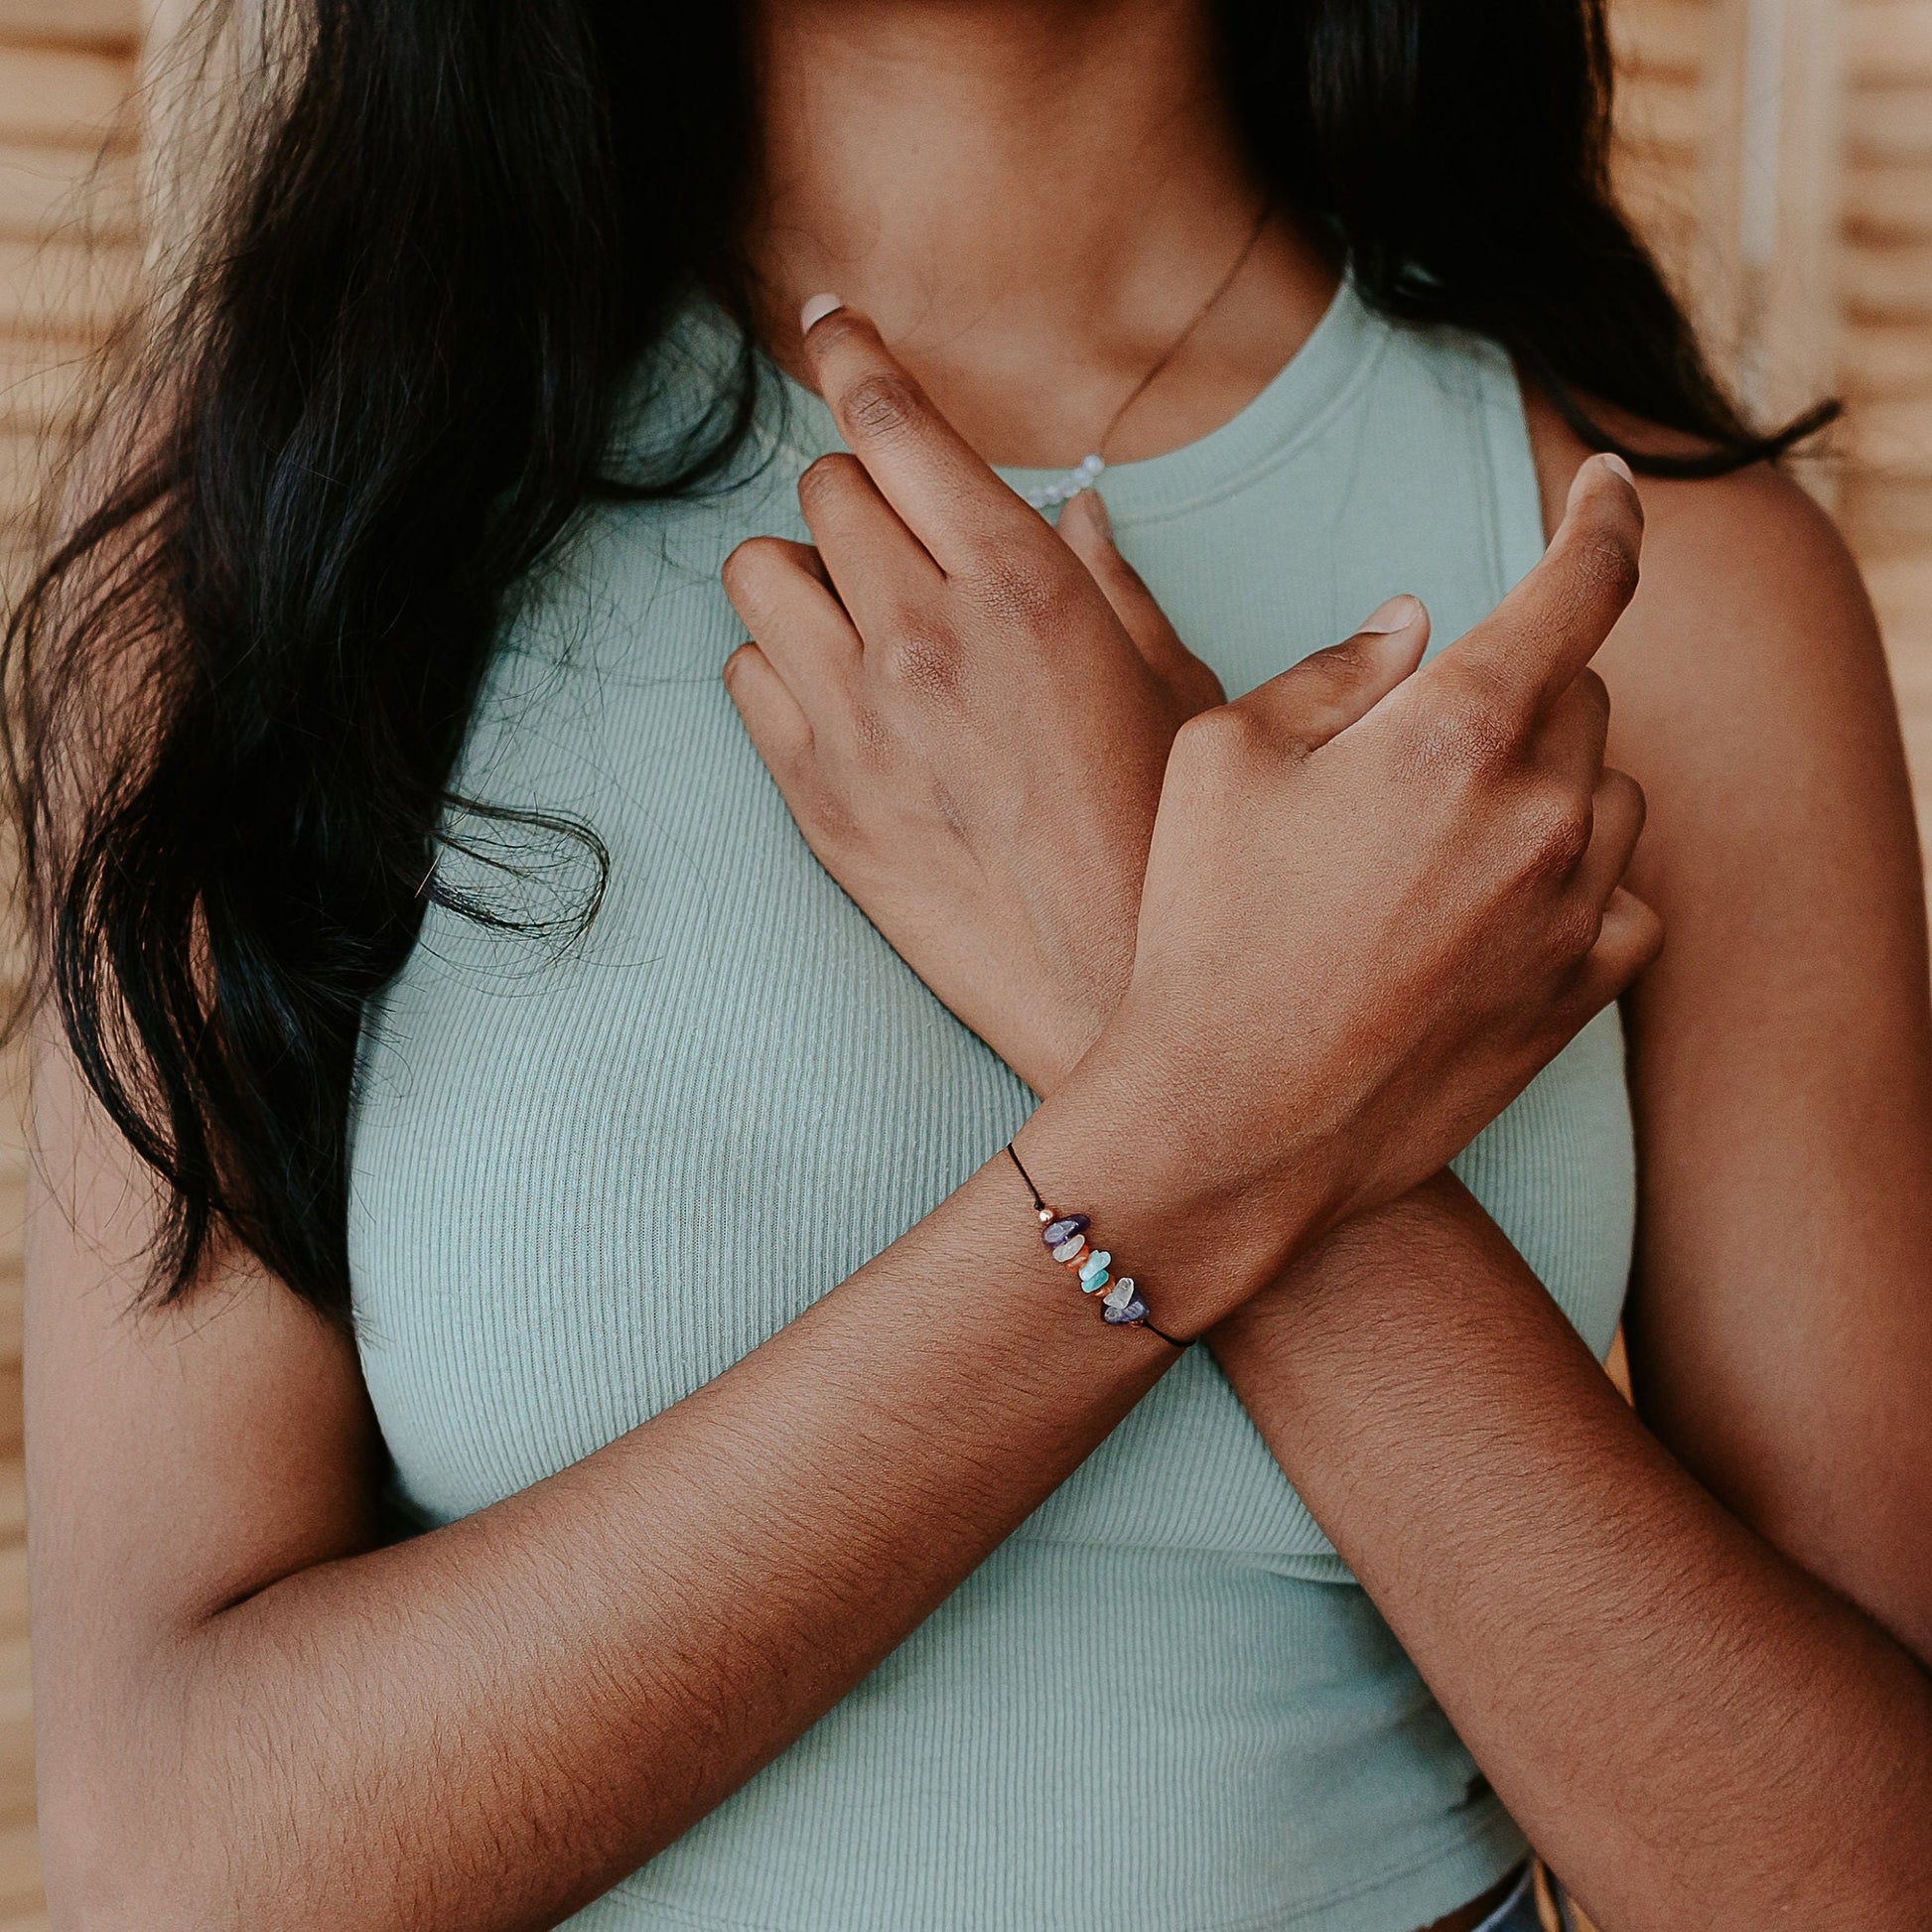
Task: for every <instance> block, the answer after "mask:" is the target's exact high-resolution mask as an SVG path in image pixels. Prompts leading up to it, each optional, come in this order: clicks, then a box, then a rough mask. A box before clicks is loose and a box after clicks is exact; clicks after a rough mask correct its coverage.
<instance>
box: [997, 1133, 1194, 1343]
mask: <svg viewBox="0 0 1932 1932" xmlns="http://www.w3.org/2000/svg"><path fill="white" fill-rule="evenodd" d="M1007 1156H1008V1158H1009V1159H1010V1160H1011V1161H1012V1162H1013V1165H1014V1166H1015V1167H1016V1168H1017V1169H1018V1170H1019V1171H1020V1178H1021V1179H1022V1180H1024V1181H1025V1182H1026V1183H1027V1191H1028V1193H1030V1194H1031V1195H1032V1196H1033V1197H1034V1211H1035V1213H1036V1214H1037V1215H1038V1216H1039V1223H1040V1226H1039V1238H1040V1239H1041V1240H1042V1241H1043V1242H1044V1243H1045V1244H1046V1251H1047V1253H1048V1254H1050V1255H1051V1256H1052V1257H1053V1259H1054V1260H1055V1261H1057V1262H1058V1263H1059V1264H1060V1266H1061V1267H1062V1268H1064V1269H1066V1270H1067V1272H1068V1273H1069V1274H1071V1275H1072V1276H1074V1278H1075V1279H1076V1280H1077V1281H1078V1282H1079V1284H1080V1292H1081V1294H1083V1295H1100V1318H1101V1319H1102V1320H1103V1321H1108V1322H1111V1323H1112V1324H1113V1325H1114V1326H1115V1327H1126V1326H1130V1325H1132V1326H1137V1327H1142V1328H1145V1329H1146V1330H1147V1331H1148V1333H1149V1334H1151V1335H1159V1336H1160V1337H1161V1339H1162V1340H1163V1341H1165V1342H1166V1343H1167V1344H1168V1345H1169V1346H1170V1347H1171V1348H1185V1347H1186V1346H1187V1344H1186V1343H1185V1342H1184V1341H1182V1340H1181V1339H1180V1338H1179V1337H1178V1336H1176V1335H1171V1334H1168V1333H1166V1332H1165V1331H1164V1330H1162V1329H1160V1328H1157V1327H1156V1326H1155V1325H1154V1323H1153V1322H1152V1321H1150V1320H1149V1319H1148V1318H1147V1304H1146V1302H1144V1301H1143V1300H1142V1299H1141V1292H1140V1290H1139V1289H1137V1288H1136V1287H1135V1286H1134V1277H1133V1276H1132V1275H1123V1276H1122V1277H1121V1278H1120V1280H1119V1281H1113V1279H1112V1277H1111V1276H1109V1274H1108V1273H1107V1270H1108V1268H1109V1266H1110V1265H1111V1264H1112V1262H1113V1259H1114V1258H1113V1256H1112V1255H1110V1254H1109V1253H1108V1252H1107V1250H1106V1249H1105V1248H1093V1247H1089V1246H1088V1244H1087V1229H1088V1228H1090V1227H1091V1226H1092V1225H1093V1223H1092V1222H1091V1221H1090V1220H1088V1218H1087V1217H1086V1215H1084V1214H1062V1213H1060V1211H1059V1210H1058V1209H1057V1208H1052V1207H1048V1206H1047V1205H1046V1203H1045V1201H1044V1200H1043V1199H1042V1198H1041V1197H1040V1192H1039V1189H1038V1188H1037V1187H1035V1185H1034V1177H1033V1175H1032V1174H1030V1173H1028V1172H1027V1169H1026V1164H1025V1163H1024V1162H1023V1161H1022V1160H1021V1159H1020V1155H1019V1152H1018V1150H1017V1149H1016V1148H1015V1147H1014V1145H1013V1143H1012V1142H1011V1141H1009V1142H1008V1143H1007ZM1110 1284H1111V1286H1110ZM1102 1289H1105V1290H1106V1293H1105V1294H1104V1295H1101V1290H1102Z"/></svg>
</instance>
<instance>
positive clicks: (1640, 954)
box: [1579, 886, 1664, 1013]
mask: <svg viewBox="0 0 1932 1932" xmlns="http://www.w3.org/2000/svg"><path fill="white" fill-rule="evenodd" d="M1663 949H1664V922H1663V920H1662V919H1660V918H1659V917H1658V916H1657V914H1656V912H1655V910H1654V909H1653V908H1652V907H1651V906H1650V905H1648V904H1647V903H1646V902H1645V901H1644V900H1642V899H1640V898H1639V897H1637V896H1636V894H1635V893H1633V892H1631V891H1630V889H1629V888H1628V887H1627V886H1619V887H1618V888H1617V889H1616V891H1615V892H1613V893H1612V894H1611V895H1610V902H1609V903H1608V904H1607V905H1606V906H1605V907H1604V908H1603V924H1602V928H1601V930H1600V931H1599V932H1598V933H1597V935H1596V943H1595V945H1593V946H1592V947H1591V948H1590V949H1589V954H1588V957H1587V959H1586V960H1585V961H1584V970H1583V973H1582V974H1581V976H1580V986H1579V998H1580V1001H1581V1003H1582V1004H1583V1005H1584V1006H1585V1007H1586V1009H1587V1013H1594V1012H1596V1011H1597V1009H1599V1008H1601V1007H1606V1006H1608V1005H1609V1003H1610V1002H1611V1001H1612V1000H1614V999H1616V998H1618V997H1619V996H1620V995H1622V994H1624V993H1626V992H1628V991H1629V989H1630V986H1631V985H1632V983H1633V982H1634V981H1635V980H1636V979H1637V977H1638V975H1639V974H1641V973H1642V972H1644V971H1645V970H1646V969H1647V968H1648V967H1649V966H1650V965H1651V963H1652V962H1653V961H1654V960H1655V959H1656V957H1657V955H1658V954H1659V953H1660V952H1662V951H1663Z"/></svg>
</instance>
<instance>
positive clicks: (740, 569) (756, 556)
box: [718, 537, 783, 600]
mask: <svg viewBox="0 0 1932 1932" xmlns="http://www.w3.org/2000/svg"><path fill="white" fill-rule="evenodd" d="M782 561H783V550H782V546H781V545H780V544H779V542H778V540H777V539H776V538H775V537H747V538H746V539H745V541H744V542H743V543H741V544H740V545H739V546H738V547H737V548H736V549H735V550H734V551H733V552H732V553H731V555H730V556H729V557H727V558H726V559H725V562H724V567H723V568H722V569H721V570H720V571H719V573H718V574H719V576H720V577H721V578H722V579H723V580H724V585H725V590H726V592H727V594H728V595H730V596H731V597H732V598H733V599H734V600H737V599H740V598H747V597H755V596H756V595H757V593H758V588H759V585H760V584H762V583H764V582H766V581H767V579H768V577H769V575H770V573H771V572H772V571H774V570H776V569H777V568H778V567H779V565H780V564H781V562H782Z"/></svg>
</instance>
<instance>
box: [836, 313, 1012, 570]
mask: <svg viewBox="0 0 1932 1932" xmlns="http://www.w3.org/2000/svg"><path fill="white" fill-rule="evenodd" d="M831 299H832V298H829V297H824V296H814V297H813V298H812V300H811V301H810V302H808V303H807V304H806V305H805V316H804V319H805V320H806V322H807V327H806V329H805V337H804V359H805V369H806V373H807V374H808V375H809V376H810V377H811V380H812V383H813V385H814V386H815V387H816V388H817V390H818V392H819V394H820V395H821V396H823V397H824V398H825V402H826V406H827V407H828V408H829V409H830V410H831V412H832V417H833V420H834V421H835V422H836V423H837V424H838V426H839V433H840V435H842V436H843V437H844V438H845V440H846V442H847V444H848V445H849V446H850V447H851V449H852V451H853V453H854V454H855V455H856V456H857V457H858V458H859V460H860V462H862V463H863V464H864V465H865V466H866V469H867V470H868V471H869V472H870V473H871V476H872V479H873V481H874V482H875V483H877V484H878V485H879V488H880V490H881V492H882V493H883V494H884V496H885V498H886V500H887V501H888V502H889V503H891V504H892V506H893V508H894V509H895V510H897V512H898V514H899V515H900V517H902V518H903V519H904V521H905V524H906V527H907V528H908V529H909V530H910V531H911V532H912V534H913V535H914V536H915V537H917V538H918V540H919V541H920V542H921V543H922V544H923V545H924V546H925V547H926V549H927V550H928V551H929V552H930V553H931V554H932V556H933V557H934V559H935V560H936V561H937V562H938V564H939V567H940V568H941V569H942V570H944V571H947V572H952V571H955V570H960V569H967V568H970V567H971V566H972V565H973V564H974V563H975V562H977V561H981V560H983V559H984V558H985V557H986V556H987V555H988V554H989V552H990V550H991V549H992V548H993V547H994V546H997V545H998V544H1000V543H1001V542H1002V540H1006V541H1012V540H1014V539H1015V538H1021V539H1024V538H1026V537H1028V536H1033V537H1035V538H1036V537H1037V536H1038V535H1039V533H1040V532H1042V531H1043V530H1044V528H1045V526H1044V524H1042V523H1041V522H1040V520H1039V518H1038V516H1037V515H1036V514H1035V512H1034V511H1033V510H1031V509H1029V508H1028V507H1027V505H1026V504H1025V503H1024V502H1022V501H1021V499H1020V498H1019V497H1018V496H1017V495H1015V494H1014V492H1013V491H1012V490H1011V489H1009V488H1008V487H1007V485H1006V484H1005V483H1002V482H1001V481H1000V479H999V478H998V477H996V476H995V475H994V474H993V472H992V470H991V469H990V468H989V467H988V465H987V464H986V462H985V461H984V459H983V458H981V457H980V455H979V454H978V453H977V452H976V451H975V450H974V449H973V447H972V446H971V445H970V444H969V443H968V442H967V441H966V439H965V438H964V437H962V436H961V435H960V434H959V432H958V431H957V430H955V429H954V428H953V426H952V425H951V424H950V423H949V422H947V421H946V419H945V418H944V417H943V416H942V415H940V413H939V412H938V410H936V409H935V408H934V407H933V406H932V403H931V401H930V400H929V399H928V398H927V396H926V393H925V391H924V390H923V389H921V388H920V387H919V385H918V384H917V383H916V382H915V381H913V379H912V377H911V376H910V375H908V374H907V373H906V371H905V370H904V369H903V368H901V367H900V366H899V364H898V361H897V358H896V357H895V356H894V355H893V353H892V351H891V350H890V349H889V348H887V346H886V345H885V343H884V342H882V341H881V340H880V336H879V332H878V330H877V329H875V328H874V327H873V325H872V324H871V323H870V322H869V321H868V320H867V319H866V318H865V317H864V316H862V315H860V314H858V313H857V311H855V310H852V309H847V308H844V307H842V306H841V307H837V308H833V309H830V310H820V309H819V305H820V304H821V303H823V302H825V301H828V300H831ZM815 311H817V313H814V312H815Z"/></svg>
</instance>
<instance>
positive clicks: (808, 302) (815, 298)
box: [798, 295, 845, 336]
mask: <svg viewBox="0 0 1932 1932" xmlns="http://www.w3.org/2000/svg"><path fill="white" fill-rule="evenodd" d="M844 307H845V304H844V302H843V301H841V300H840V299H839V297H837V296H836V295H812V296H807V297H806V298H805V306H804V307H803V308H802V309H800V310H799V311H798V333H799V334H800V335H801V336H809V335H810V334H811V333H812V331H813V329H814V328H816V327H817V326H818V324H820V323H821V322H823V321H824V320H825V318H826V317H827V316H829V315H830V314H831V313H832V311H833V310H834V309H843V308H844Z"/></svg>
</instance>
